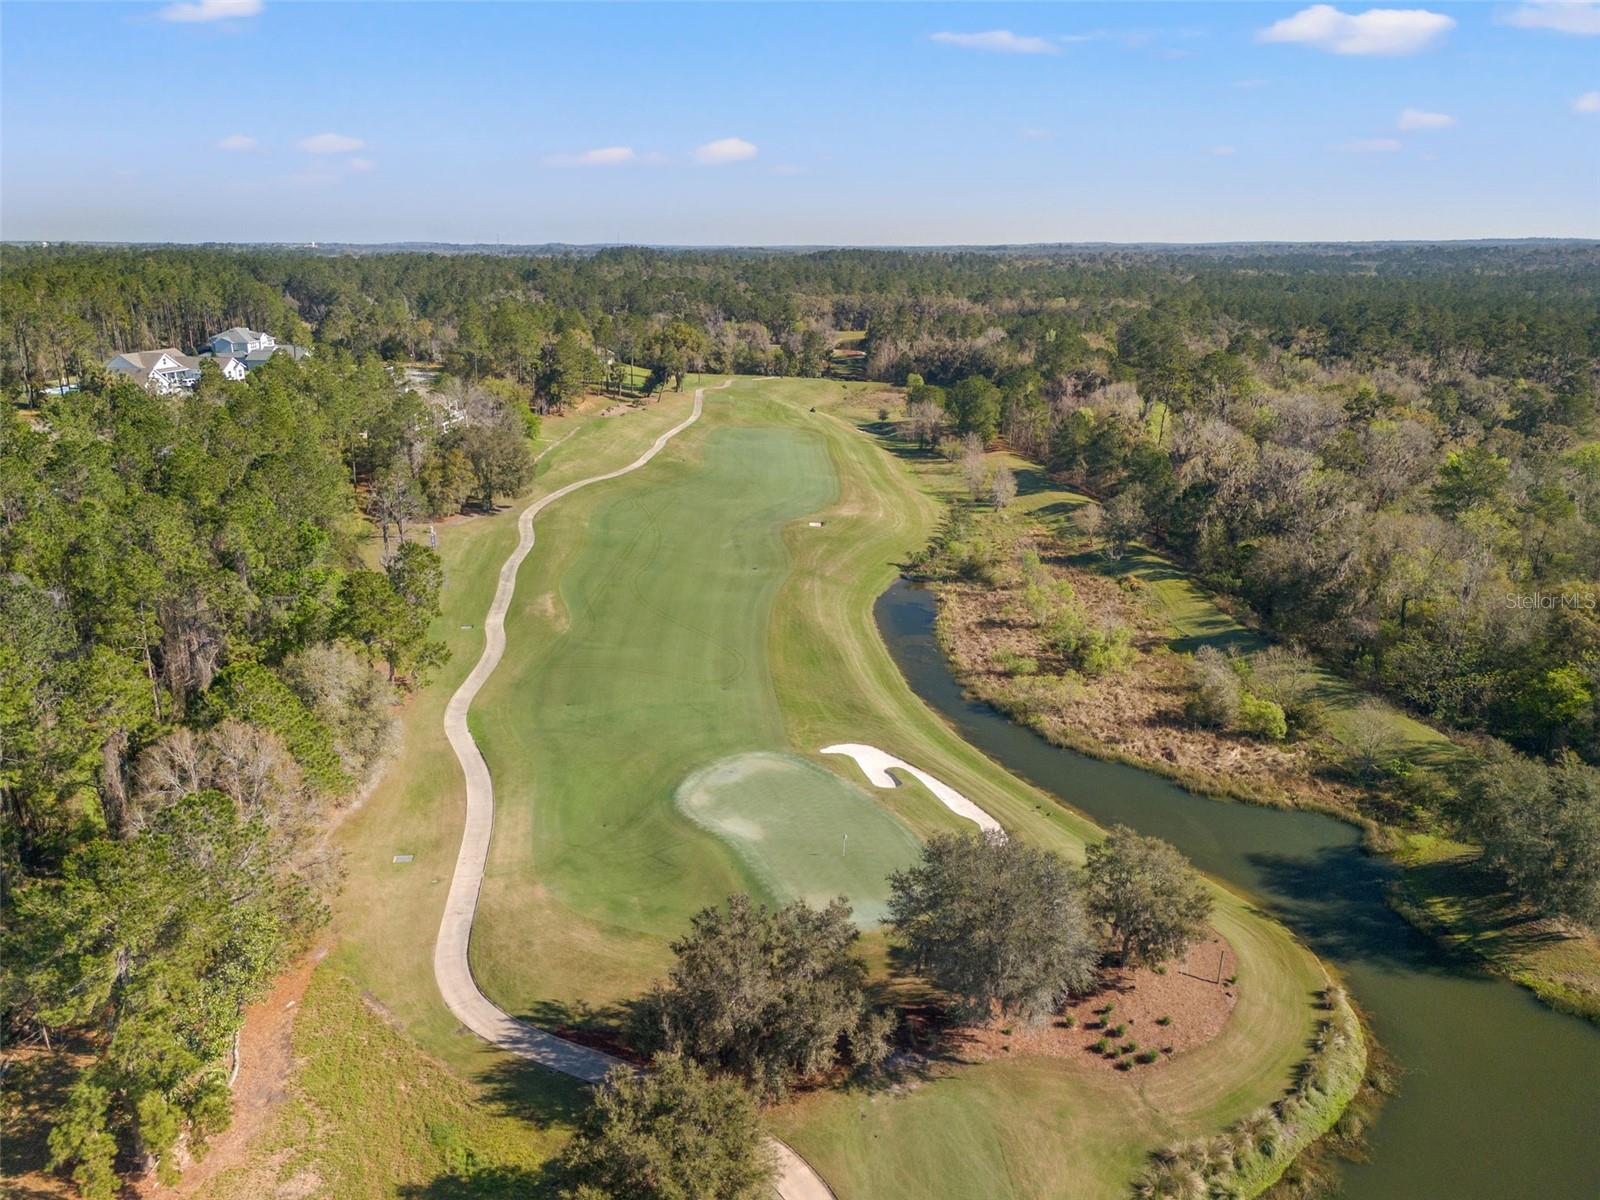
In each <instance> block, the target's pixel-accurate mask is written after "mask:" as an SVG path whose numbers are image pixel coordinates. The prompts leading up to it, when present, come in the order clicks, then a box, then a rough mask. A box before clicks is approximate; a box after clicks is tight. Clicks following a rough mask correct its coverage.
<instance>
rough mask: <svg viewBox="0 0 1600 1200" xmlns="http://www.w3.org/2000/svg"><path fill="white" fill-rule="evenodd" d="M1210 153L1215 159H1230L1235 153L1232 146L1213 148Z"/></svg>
mask: <svg viewBox="0 0 1600 1200" xmlns="http://www.w3.org/2000/svg"><path fill="white" fill-rule="evenodd" d="M1211 153H1212V155H1213V156H1214V157H1216V158H1232V157H1233V156H1234V154H1236V153H1237V151H1236V150H1235V149H1234V147H1232V146H1213V147H1211Z"/></svg>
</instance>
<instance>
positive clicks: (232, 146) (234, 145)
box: [217, 133, 256, 150]
mask: <svg viewBox="0 0 1600 1200" xmlns="http://www.w3.org/2000/svg"><path fill="white" fill-rule="evenodd" d="M255 148H256V140H255V138H253V137H251V136H250V135H249V134H248V133H230V134H229V135H228V136H227V137H225V138H223V139H221V140H220V141H219V142H217V149H218V150H254V149H255Z"/></svg>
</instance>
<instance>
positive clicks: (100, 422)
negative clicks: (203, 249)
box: [0, 348, 536, 1197]
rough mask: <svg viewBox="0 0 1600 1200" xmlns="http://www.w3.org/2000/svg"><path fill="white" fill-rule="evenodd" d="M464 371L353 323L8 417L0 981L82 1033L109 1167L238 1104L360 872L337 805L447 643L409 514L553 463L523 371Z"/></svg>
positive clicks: (26, 1030)
mask: <svg viewBox="0 0 1600 1200" xmlns="http://www.w3.org/2000/svg"><path fill="white" fill-rule="evenodd" d="M500 390H501V391H502V392H503V391H504V388H501V389H500ZM456 392H457V393H458V396H459V401H460V403H459V405H458V409H459V418H458V419H455V420H453V421H451V422H450V423H449V424H448V426H446V424H445V422H444V421H443V420H442V418H441V413H442V412H443V411H444V410H442V409H440V408H439V407H438V406H436V405H434V404H430V403H429V402H428V401H427V400H426V399H424V398H423V397H421V396H419V395H418V394H416V393H415V392H412V391H409V390H406V389H404V388H403V387H401V386H400V384H399V382H398V380H397V379H396V377H395V376H394V375H393V374H391V372H390V371H389V370H388V369H387V368H386V367H385V366H384V365H383V364H382V363H380V362H378V361H377V360H376V359H369V360H366V361H363V362H357V361H356V360H355V359H353V358H352V357H351V356H349V355H348V354H346V353H344V352H342V351H340V350H338V349H336V348H329V349H328V350H327V351H326V353H319V354H318V355H317V356H316V357H314V358H313V359H311V360H308V361H307V362H305V363H304V364H303V365H302V364H295V363H292V362H290V361H288V360H287V359H284V358H280V359H278V360H276V361H274V362H272V363H269V364H267V365H265V366H263V367H262V368H260V369H259V370H257V371H254V372H252V373H251V375H250V376H249V378H248V379H247V380H246V381H245V382H240V383H232V382H227V381H224V380H223V379H222V377H221V375H220V374H219V373H218V372H217V371H216V370H215V369H214V368H207V369H206V371H205V372H204V376H203V378H202V380H201V382H200V383H199V385H198V386H197V387H196V388H195V389H194V390H193V391H192V392H185V393H180V394H178V395H173V396H160V395H153V394H150V393H148V392H146V391H145V390H143V389H142V388H140V387H139V386H137V385H136V384H134V383H132V382H131V381H128V380H125V379H118V380H116V381H108V380H106V379H104V378H103V377H96V378H93V379H89V380H86V382H85V386H84V387H83V388H82V389H81V390H76V391H70V392H68V393H66V394H65V395H61V396H50V397H46V398H45V399H44V400H43V401H42V402H41V403H40V404H39V405H38V406H37V407H35V408H30V409H22V408H18V407H16V406H8V407H7V410H6V412H5V413H4V414H3V417H0V614H3V618H4V623H5V627H6V636H5V638H4V639H3V641H0V812H3V814H4V827H3V835H0V865H3V868H4V896H3V899H4V903H5V922H4V924H5V929H6V934H5V942H4V960H5V974H4V977H3V991H0V1004H3V1007H4V1020H5V1024H6V1038H7V1043H8V1045H9V1046H12V1047H16V1046H18V1045H28V1044H43V1045H45V1046H51V1045H52V1044H54V1045H55V1046H57V1047H58V1048H59V1047H65V1048H66V1050H67V1052H68V1054H69V1056H70V1061H72V1062H74V1063H76V1064H77V1066H76V1067H75V1068H74V1069H75V1071H76V1075H77V1079H76V1083H75V1084H74V1085H73V1086H72V1087H71V1088H70V1089H69V1090H68V1091H67V1092H66V1096H67V1098H66V1100H65V1101H64V1102H63V1107H62V1109H61V1110H60V1111H59V1112H58V1113H57V1114H56V1119H55V1121H54V1126H53V1131H52V1132H51V1135H50V1147H49V1150H50V1155H51V1158H52V1160H53V1162H54V1164H55V1165H57V1166H59V1167H61V1168H63V1169H64V1170H66V1171H68V1172H70V1173H71V1175H72V1177H73V1178H74V1179H75V1180H76V1181H77V1183H78V1184H79V1187H80V1190H81V1191H82V1193H83V1194H84V1195H85V1196H88V1197H103V1196H109V1195H111V1194H114V1192H115V1191H116V1189H117V1188H118V1187H119V1184H118V1182H117V1180H118V1177H119V1171H120V1170H122V1169H125V1168H127V1167H129V1166H130V1165H137V1166H141V1167H148V1168H154V1169H155V1170H156V1172H157V1173H158V1174H159V1175H160V1176H161V1177H162V1178H163V1179H166V1178H170V1177H171V1176H172V1174H173V1172H174V1171H175V1169H176V1167H175V1163H176V1162H177V1161H178V1160H179V1159H180V1158H182V1157H183V1156H185V1155H187V1156H191V1157H192V1156H195V1155H198V1154H200V1153H202V1152H203V1151H204V1147H205V1142H206V1139H207V1138H208V1136H210V1135H212V1134H214V1133H215V1132H216V1131H217V1130H218V1129H219V1128H220V1127H221V1126H222V1125H224V1124H225V1123H226V1121H227V1118H228V1113H229V1100H228V1087H227V1059H228V1054H229V1050H230V1046H231V1043H232V1039H233V1036H234V1032H235V1030H236V1029H237V1028H238V1026H239V1022H240V1017H241V1012H242V1010H243V1007H244V1006H245V1005H246V1004H247V1003H249V1002H250V1001H251V1000H253V999H255V998H256V997H257V996H259V995H260V994H261V992H262V991H263V989H264V988H265V986H266V985H267V984H268V983H269V982H270V980H271V979H272V978H273V977H274V976H275V975H276V974H277V973H278V972H279V971H280V970H281V969H282V968H283V966H284V965H285V963H286V961H287V959H288V957H289V956H290V955H291V954H293V953H294V951H295V950H296V949H298V948H300V947H301V946H303V945H304V944H305V942H306V940H307V938H308V937H310V936H311V935H312V933H313V932H314V930H315V929H316V927H317V926H318V925H319V924H320V922H321V920H322V918H323V914H324V911H325V905H326V900H327V898H328V897H329V894H330V892H331V890H332V889H333V888H334V887H336V886H337V881H338V875H339V865H338V863H337V862H335V861H333V860H332V859H331V858H330V856H329V853H328V851H327V850H326V848H325V846H324V844H323V837H322V835H323V834H324V833H325V832H326V828H327V823H328V820H329V818H330V817H331V816H332V815H333V814H334V813H335V812H336V811H337V810H338V809H339V808H340V807H342V806H344V805H347V804H348V803H349V802H351V800H352V799H353V798H355V797H357V796H358V795H359V794H360V791H361V788H362V787H363V786H364V784H365V783H366V782H367V781H369V780H370V779H371V778H372V777H373V775H374V773H375V771H376V770H377V769H378V768H379V766H380V764H381V763H382V761H383V760H384V758H385V757H386V754H387V752H388V750H389V747H390V743H391V741H392V739H393V736H394V734H393V726H394V723H395V721H394V709H395V705H396V703H397V702H398V696H399V693H400V692H401V691H403V690H405V689H409V688H412V687H415V686H417V685H418V684H419V683H420V682H421V681H423V680H424V679H425V678H426V677H427V675H428V673H429V671H430V670H432V669H433V668H434V667H436V666H437V665H438V664H439V662H440V661H441V655H442V650H443V647H442V644H441V643H438V642H435V641H432V640H431V639H430V638H429V628H428V627H429V623H430V621H431V619H432V618H433V617H434V615H436V613H437V612H438V606H439V595H440V588H441V586H442V573H441V567H440V562H439V558H438V555H437V554H436V553H435V552H434V551H433V550H432V549H431V548H430V547H429V546H427V545H425V544H423V543H422V542H420V541H418V540H416V533H415V532H413V533H412V534H411V536H410V537H409V538H408V537H407V525H408V522H410V521H413V520H417V519H421V518H425V517H427V516H430V515H437V516H443V515H448V514H451V513H455V512H458V511H460V509H461V508H462V506H463V505H465V504H473V503H475V504H478V505H484V504H489V503H492V502H493V500H494V498H495V496H496V495H497V494H504V493H507V492H514V491H516V490H518V489H520V488H521V487H523V486H525V484H526V482H527V480H528V478H529V476H530V468H531V457H530V454H529V450H528V436H527V435H528V432H529V427H530V423H531V422H532V421H534V420H536V419H535V418H533V417H532V415H531V413H529V412H528V408H527V405H526V403H525V402H524V403H522V404H521V405H520V406H519V405H511V404H508V403H507V402H506V401H505V400H504V399H503V398H501V396H500V395H497V394H496V390H495V388H494V387H493V386H486V387H474V388H466V387H462V388H457V389H456ZM363 510H365V512H366V513H367V514H368V515H369V516H370V517H371V520H372V525H373V526H376V530H375V531H374V532H372V533H368V532H367V530H368V529H370V528H371V527H369V526H365V525H364V524H363V521H362V511H363ZM374 551H376V552H375V553H374Z"/></svg>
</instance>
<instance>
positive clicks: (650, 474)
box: [473, 383, 914, 1021]
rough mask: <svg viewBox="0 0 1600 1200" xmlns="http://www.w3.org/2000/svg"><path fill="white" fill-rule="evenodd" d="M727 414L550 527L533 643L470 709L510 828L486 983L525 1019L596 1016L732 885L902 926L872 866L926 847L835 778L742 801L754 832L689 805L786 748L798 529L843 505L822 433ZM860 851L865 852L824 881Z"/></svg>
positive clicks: (632, 992)
mask: <svg viewBox="0 0 1600 1200" xmlns="http://www.w3.org/2000/svg"><path fill="white" fill-rule="evenodd" d="M706 404H707V408H706V415H705V417H704V418H703V419H702V421H701V423H700V424H699V425H697V426H696V427H694V428H693V429H691V430H689V431H687V432H686V433H684V434H682V435H680V438H679V439H678V440H676V441H674V442H673V443H672V444H671V445H670V446H669V447H668V448H667V450H666V451H664V452H663V453H662V455H660V456H659V457H658V458H657V459H656V460H655V461H653V462H652V463H651V464H650V465H649V467H647V468H646V469H645V470H643V471H641V472H639V473H637V474H636V475H632V476H628V477H626V478H624V479H619V480H615V481H611V482H609V483H607V484H604V485H601V486H600V487H597V488H595V489H592V490H591V491H585V492H580V493H577V494H575V495H573V496H572V497H570V498H569V499H568V500H567V501H564V502H563V503H562V504H561V505H559V506H557V507H556V508H554V509H552V510H550V511H549V512H548V513H547V514H545V516H544V517H542V518H541V522H540V527H541V528H540V537H541V539H542V542H541V544H540V545H539V546H536V548H535V551H534V554H533V556H532V558H530V561H529V566H528V567H527V568H525V570H524V574H523V578H522V579H521V581H520V583H519V592H518V597H519V599H518V601H517V603H516V604H515V605H514V607H513V610H512V612H511V613H510V614H509V616H508V619H507V636H508V638H509V641H510V644H511V645H512V646H513V647H516V648H517V650H516V652H515V653H514V654H513V655H511V656H508V658H507V660H506V662H505V663H504V664H503V665H502V667H501V669H500V671H499V672H498V673H497V674H496V675H495V677H494V678H493V679H492V680H491V681H490V682H489V684H488V685H487V686H486V687H485V688H484V691H483V693H482V695H481V696H480V697H479V699H478V702H477V703H476V705H475V706H474V709H473V729H474V733H475V735H476V736H477V737H478V738H479V741H480V744H481V745H482V746H483V748H484V753H485V756H486V758H487V759H488V761H489V763H490V765H491V768H492V769H493V771H494V775H495V789H496V821H497V829H496V837H495V842H494V846H493V849H492V850H491V854H490V866H489V871H488V873H487V875H486V877H485V880H484V887H483V892H482V896H481V899H480V917H479V924H478V927H477V929H476V930H475V932H474V938H473V968H474V972H475V973H476V975H477V977H478V979H479V981H480V983H481V984H482V985H483V986H484V988H485V990H486V991H488V992H489V994H490V995H492V996H494V997H495V998H496V999H497V1000H498V1001H500V1002H501V1003H502V1004H504V1005H507V1006H508V1007H509V1008H510V1009H511V1010H512V1011H517V1012H525V1013H528V1014H530V1015H536V1016H540V1017H542V1018H543V1019H546V1020H550V1019H556V1020H568V1021H571V1020H585V1019H596V1014H597V1013H600V1012H603V1011H604V1010H606V1009H608V1008H609V1007H611V1006H614V1005H616V1004H618V1003H620V1002H623V1001H626V1000H627V999H629V998H631V997H633V996H636V995H637V994H639V993H640V992H641V991H643V990H644V988H645V987H647V986H648V984H649V983H650V982H651V980H652V979H653V978H655V977H656V976H657V975H658V974H659V973H660V971H661V970H662V969H663V968H664V966H665V964H666V946H667V943H668V942H669V941H670V940H671V939H672V938H674V937H676V936H678V935H679V934H680V933H681V932H683V930H684V929H686V928H687V925H688V921H689V918H690V917H691V916H692V915H693V914H694V913H695V912H696V911H698V910H699V909H701V908H704V907H705V906H707V905H711V904H716V903H719V902H721V901H722V900H724V899H725V898H726V897H727V896H728V895H729V894H730V893H732V892H736V891H743V892H749V893H751V894H753V895H755V896H756V897H757V898H758V899H760V900H762V901H765V902H769V903H781V902H783V901H785V900H787V899H789V898H791V897H792V896H794V895H796V894H804V895H807V896H812V897H815V895H816V894H817V890H818V888H819V886H821V884H822V883H823V881H824V880H828V881H830V882H831V883H833V884H837V885H839V886H840V887H841V888H842V889H843V890H844V891H845V894H847V895H857V894H860V895H863V896H864V898H865V899H866V901H867V903H868V904H869V905H870V906H871V907H872V908H873V909H874V910H875V911H876V910H881V906H882V902H883V898H884V894H885V889H884V885H883V882H882V878H881V877H879V878H877V879H870V878H868V877H867V876H866V875H865V874H864V872H866V871H869V870H871V871H876V870H877V869H878V868H879V867H883V866H890V867H892V866H899V865H903V863H904V862H905V861H907V860H908V859H909V857H911V856H912V855H913V854H914V842H913V841H912V838H911V835H910V833H909V832H905V833H904V836H903V837H901V838H899V839H896V838H895V837H894V834H895V832H896V831H895V828H894V827H895V826H896V824H897V822H896V820H895V818H894V817H893V816H892V815H891V814H890V813H889V812H888V810H886V809H884V808H882V807H880V806H878V805H876V804H875V802H874V801H873V799H872V798H871V796H870V795H869V794H868V793H867V792H866V791H864V790H863V789H860V788H858V787H854V786H851V785H848V784H846V783H845V782H844V780H843V778H842V777H841V776H838V775H834V774H832V773H831V772H829V773H828V774H827V775H824V774H823V773H822V771H821V769H820V768H819V769H818V770H816V771H807V772H803V773H802V771H803V769H801V768H797V769H796V771H795V772H791V773H790V775H789V777H788V781H789V783H790V784H797V783H800V782H803V783H804V787H803V788H802V789H801V791H803V792H804V793H805V797H806V801H807V802H806V803H803V804H799V805H797V804H796V803H795V801H796V800H797V799H798V798H799V793H798V792H796V791H794V790H793V789H792V788H791V789H788V790H786V789H784V788H782V787H778V788H767V787H765V786H764V785H762V784H760V783H758V781H755V780H751V781H749V782H748V783H747V784H746V785H745V786H744V788H743V790H744V791H746V792H747V793H748V794H747V795H745V796H743V797H742V798H741V799H740V800H739V801H738V802H737V804H735V803H734V802H733V801H732V800H730V799H729V798H728V796H727V795H724V796H723V797H722V799H721V800H720V801H719V804H718V807H719V809H720V810H721V811H722V812H723V813H725V814H729V813H731V812H732V811H733V809H734V808H735V807H737V808H738V809H740V810H741V811H742V813H743V816H744V819H745V825H744V832H745V835H741V836H729V835H730V833H731V831H730V830H728V829H726V828H723V829H716V828H713V826H712V823H711V822H705V821H695V820H691V819H690V818H689V817H688V816H686V815H685V814H684V812H683V811H681V809H680V807H679V805H678V803H677V801H676V799H675V795H676V793H677V792H678V790H679V788H680V787H681V785H683V783H684V781H685V780H687V779H688V778H689V777H690V776H691V775H694V774H695V773H697V772H702V771H704V770H706V769H707V768H710V767H713V766H714V765H715V764H718V763H723V762H725V761H726V760H728V759H729V758H730V756H735V755H741V754H745V753H748V752H751V751H767V752H773V751H783V750H787V749H789V743H788V741H787V739H786V737H785V732H784V724H783V717H782V712H781V710H780V706H779V702H778V696H777V693H776V691H775V689H774V686H773V682H772V675H771V671H770V669H769V662H768V657H769V655H768V647H769V644H770V641H771V638H770V626H771V624H772V610H773V605H774V602H775V598H776V596H777V594H778V591H779V588H780V587H781V586H783V585H784V583H785V580H786V579H787V578H788V577H789V575H790V571H791V567H792V554H791V551H790V549H789V547H788V546H787V545H786V544H785V530H786V529H791V528H792V529H794V530H797V531H798V530H804V531H805V532H806V533H814V532H818V531H817V530H813V529H811V528H810V526H809V524H808V521H807V518H808V517H810V516H811V514H813V513H815V512H816V511H817V510H818V509H820V508H823V507H825V506H827V505H829V504H831V503H832V502H833V501H834V499H835V497H836V496H837V494H838V484H837V480H836V476H835V472H834V470H833V468H832V465H831V463H830V460H829V456H828V450H827V442H826V439H825V438H824V436H823V435H822V433H821V432H820V430H818V429H817V428H806V425H807V422H803V421H801V420H799V419H798V417H797V416H796V414H794V413H792V412H791V411H789V410H788V409H787V408H784V407H782V406H778V405H773V404H771V403H770V402H763V401H762V400H760V399H758V398H757V397H756V395H755V394H754V393H753V392H752V391H750V390H749V385H748V384H743V383H741V384H740V385H738V386H737V387H736V388H735V389H734V390H733V391H731V392H712V393H708V394H707V399H706ZM767 782H772V781H771V780H768V781H767ZM819 784H821V785H823V786H819ZM729 786H732V785H729ZM763 809H765V810H766V811H765V815H764V816H763V818H762V821H763V823H766V824H769V825H770V827H771V831H772V833H773V835H774V836H772V837H770V838H767V839H763V840H759V841H758V840H757V839H755V838H752V837H750V836H747V835H748V834H749V833H750V832H752V831H753V830H754V829H755V824H754V817H755V815H756V814H757V813H758V812H760V811H761V810H763ZM779 833H782V834H783V836H782V837H779V836H777V834H779ZM719 834H720V835H721V836H719ZM845 834H849V835H850V836H851V839H852V840H853V841H856V842H857V844H858V849H859V851H860V853H859V854H858V855H857V858H856V859H851V858H850V857H849V856H848V854H847V853H846V854H845V855H843V856H842V858H841V859H840V860H834V861H831V862H829V864H828V871H827V874H826V875H824V876H820V877H818V878H816V879H813V880H811V881H810V882H808V881H807V878H806V877H807V875H808V873H814V872H815V869H816V866H817V864H818V862H819V861H820V859H819V855H820V854H821V852H822V848H823V847H825V846H826V847H834V848H839V847H841V845H842V842H843V838H844V835H845ZM841 867H842V868H843V869H842V870H841V869H840V868H841ZM884 873H885V874H886V873H887V872H884ZM531 946H537V953H530V952H529V948H530V947H531Z"/></svg>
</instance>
